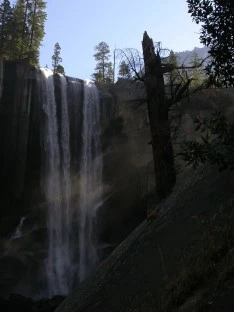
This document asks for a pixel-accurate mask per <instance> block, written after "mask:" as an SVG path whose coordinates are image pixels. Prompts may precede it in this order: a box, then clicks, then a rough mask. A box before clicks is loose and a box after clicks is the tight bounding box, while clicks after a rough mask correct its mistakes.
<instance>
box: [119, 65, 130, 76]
mask: <svg viewBox="0 0 234 312" xmlns="http://www.w3.org/2000/svg"><path fill="white" fill-rule="evenodd" d="M119 78H124V79H131V78H132V74H131V70H130V67H129V65H128V64H127V63H126V62H125V61H122V62H121V63H120V64H119Z"/></svg>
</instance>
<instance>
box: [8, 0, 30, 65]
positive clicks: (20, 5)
mask: <svg viewBox="0 0 234 312" xmlns="http://www.w3.org/2000/svg"><path fill="white" fill-rule="evenodd" d="M28 9H29V0H26V1H24V0H17V2H16V5H15V7H14V16H13V21H12V29H11V36H12V40H11V50H10V53H9V59H11V60H21V59H26V58H27V52H28V43H29V41H28V37H29V30H28V25H27V14H28Z"/></svg>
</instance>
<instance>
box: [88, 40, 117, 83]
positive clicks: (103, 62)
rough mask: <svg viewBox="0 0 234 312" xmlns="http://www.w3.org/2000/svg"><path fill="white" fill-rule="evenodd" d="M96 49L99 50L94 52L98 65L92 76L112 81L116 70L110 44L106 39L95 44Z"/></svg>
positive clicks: (103, 80) (96, 78)
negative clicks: (111, 58)
mask: <svg viewBox="0 0 234 312" xmlns="http://www.w3.org/2000/svg"><path fill="white" fill-rule="evenodd" d="M95 51H97V52H96V53H95V54H94V58H95V61H96V62H97V65H96V67H95V72H94V73H93V75H92V77H93V78H94V79H95V81H99V82H100V81H101V82H112V81H113V80H114V77H113V76H114V71H113V66H112V62H111V61H110V48H109V46H108V44H107V43H106V42H104V41H102V42H100V43H99V44H98V45H96V46H95Z"/></svg>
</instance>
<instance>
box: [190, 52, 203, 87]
mask: <svg viewBox="0 0 234 312" xmlns="http://www.w3.org/2000/svg"><path fill="white" fill-rule="evenodd" d="M200 64H201V60H200V59H199V57H198V54H197V53H196V52H195V51H194V52H193V54H192V57H191V67H192V68H191V69H190V73H189V76H190V77H191V78H192V81H191V86H192V87H197V86H200V85H201V84H202V82H204V80H205V74H204V69H203V67H201V65H200Z"/></svg>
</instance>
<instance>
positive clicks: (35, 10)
mask: <svg viewBox="0 0 234 312" xmlns="http://www.w3.org/2000/svg"><path fill="white" fill-rule="evenodd" d="M45 9H46V2H45V1H42V0H32V1H30V7H29V12H28V27H29V34H30V38H29V50H28V61H29V63H30V64H33V65H38V64H39V48H40V45H41V41H42V40H43V38H44V35H45V31H44V28H45V27H44V25H45V21H46V16H47V15H46V13H45Z"/></svg>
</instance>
